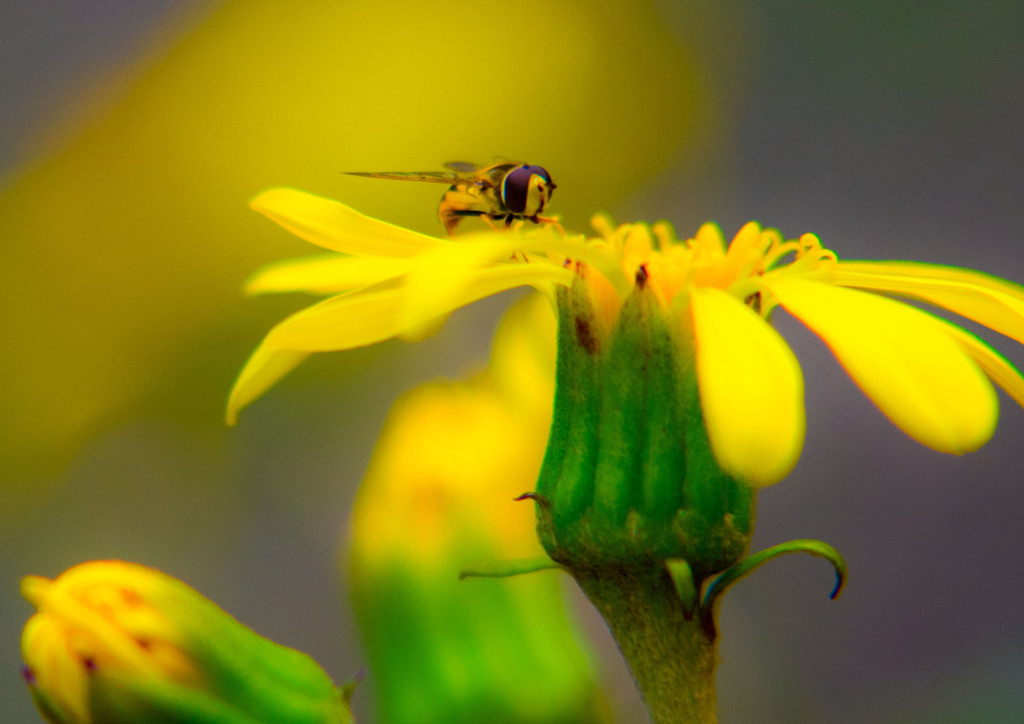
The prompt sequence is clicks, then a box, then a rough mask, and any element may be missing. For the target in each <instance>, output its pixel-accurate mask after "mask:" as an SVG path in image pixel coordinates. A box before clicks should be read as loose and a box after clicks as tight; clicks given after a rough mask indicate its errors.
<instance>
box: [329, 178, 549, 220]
mask: <svg viewBox="0 0 1024 724" xmlns="http://www.w3.org/2000/svg"><path fill="white" fill-rule="evenodd" d="M444 167H445V168H447V169H449V170H448V171H423V172H409V173H405V172H395V173H391V172H382V173H369V172H356V171H349V172H347V173H348V175H350V176H368V177H370V178H386V179H395V180H399V181H428V182H431V183H442V184H448V185H449V188H448V190H447V191H445V192H444V196H442V197H441V203H440V204H439V205H438V207H437V216H438V218H440V219H441V223H442V224H444V228H445V231H447V232H448V235H449V236H454V235H455V227H456V226H457V225H458V223H459V222H460V221H462V219H464V218H465V217H467V216H476V217H480V218H482V219H483V220H484V221H486V222H487V223H488V224H490V225H491V226H495V224H496V222H498V221H501V220H504V221H505V226H506V227H508V226H511V225H512V222H513V221H514V220H516V219H529V220H530V221H532V222H533V223H535V224H539V223H541V222H542V221H546V222H552V221H554V220H553V219H546V218H544V217H542V216H540V214H541V212H543V211H544V207H545V206H547V204H548V202H549V201H550V200H551V193H552V192H553V191H554V190H555V182H554V181H552V180H551V174H549V173H548V172H547V171H546V170H545V169H543V168H541V167H540V166H531V165H529V164H525V163H514V162H511V161H500V162H498V163H493V164H491V165H489V166H480V165H477V164H474V163H466V162H463V161H454V162H452V163H446V164H444Z"/></svg>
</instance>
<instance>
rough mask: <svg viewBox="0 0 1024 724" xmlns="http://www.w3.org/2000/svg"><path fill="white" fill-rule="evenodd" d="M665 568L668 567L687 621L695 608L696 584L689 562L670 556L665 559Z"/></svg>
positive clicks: (691, 616)
mask: <svg viewBox="0 0 1024 724" xmlns="http://www.w3.org/2000/svg"><path fill="white" fill-rule="evenodd" d="M665 568H667V569H668V574H669V575H670V576H671V577H672V583H674V584H675V587H676V593H677V594H679V600H680V601H681V602H682V604H683V615H684V616H685V617H686V620H687V621H689V620H690V619H692V618H693V612H694V611H696V610H697V584H696V583H695V582H694V580H693V571H692V570H691V569H690V564H689V563H687V562H686V561H684V560H683V559H682V558H670V559H669V560H667V561H665Z"/></svg>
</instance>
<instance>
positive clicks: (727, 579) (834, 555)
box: [701, 539, 847, 618]
mask: <svg viewBox="0 0 1024 724" xmlns="http://www.w3.org/2000/svg"><path fill="white" fill-rule="evenodd" d="M786 553H809V554H811V555H812V556H817V557H818V558H824V559H825V560H827V561H828V562H829V563H831V564H832V568H834V569H835V572H836V585H835V588H833V589H832V593H831V594H830V595H829V598H832V599H835V598H837V597H838V596H839V594H840V593H841V592H842V590H843V585H844V584H845V583H846V575H847V568H846V561H845V560H843V556H842V555H841V554H840V553H839V551H837V550H836V549H835V548H833V547H832V546H830V545H829V544H828V543H822V542H821V541H819V540H808V539H799V540H791V541H789V542H787V543H780V544H778V545H776V546H772V547H771V548H766V549H765V550H763V551H761V552H760V553H755V554H754V555H752V556H749V557H747V558H744V559H743V560H741V561H739V562H737V563H735V564H734V565H732V566H730V567H729V568H727V569H726V570H725V571H724V572H723V573H722V574H721V575H720V576H719V577H718V578H716V579H715V580H714V581H712V582H711V585H710V586H708V589H707V592H706V593H705V594H704V602H703V604H702V605H701V609H702V611H703V615H704V616H705V617H706V618H710V616H711V611H712V610H713V608H714V605H715V602H716V601H717V600H718V597H719V596H721V595H722V593H724V592H725V589H727V588H728V587H729V586H731V585H732V584H734V583H735V582H736V581H738V580H740V579H741V578H743V577H744V576H746V575H748V574H749V573H751V572H752V571H754V569H756V568H758V567H759V566H761V565H762V564H763V563H766V562H767V561H769V560H771V559H773V558H777V557H778V556H781V555H785V554H786Z"/></svg>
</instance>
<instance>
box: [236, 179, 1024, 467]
mask: <svg viewBox="0 0 1024 724" xmlns="http://www.w3.org/2000/svg"><path fill="white" fill-rule="evenodd" d="M252 206H253V208H254V209H256V210H257V211H259V212H261V213H263V214H265V215H267V216H268V217H270V218H271V219H273V220H274V221H276V222H278V223H279V224H280V225H282V226H284V227H285V228H286V229H288V230H289V231H292V232H293V233H295V234H297V235H298V236H300V237H302V238H303V239H306V240H307V241H310V242H312V243H314V244H317V245H319V246H322V247H325V248H327V249H330V250H331V251H332V252H335V253H333V254H331V255H329V256H326V257H321V258H316V259H306V260H299V261H293V262H286V263H283V264H277V265H274V266H272V267H270V268H268V269H265V270H263V271H261V272H260V273H258V274H257V275H256V276H255V277H254V278H253V279H252V280H251V282H250V284H249V291H250V292H253V293H261V292H274V291H297V290H305V291H310V292H314V293H319V294H331V295H332V296H330V297H329V298H327V299H326V300H324V301H322V302H320V303H319V304H316V305H314V306H312V307H310V308H308V309H305V310H303V311H301V312H298V313H297V314H294V315H292V316H291V317H289V318H287V319H285V320H284V321H283V322H281V323H280V324H278V325H277V326H276V327H275V328H274V329H273V330H271V332H270V333H269V334H268V335H267V337H266V339H265V340H264V341H263V344H262V345H261V346H260V347H259V348H258V349H257V350H256V352H255V353H254V355H253V356H252V358H251V359H250V360H249V363H248V364H247V365H246V367H245V368H244V369H243V371H242V373H241V375H240V376H239V379H238V381H237V383H236V385H235V388H234V390H233V391H232V394H231V397H230V400H229V403H228V419H229V421H232V422H233V421H234V419H235V417H236V415H237V412H238V411H239V410H240V409H241V408H242V407H244V406H245V405H247V404H249V403H250V402H251V401H252V400H254V399H255V398H256V397H258V396H259V395H260V394H262V393H263V392H264V391H265V390H266V389H267V388H269V387H270V386H272V385H273V384H274V383H275V382H276V381H277V380H278V379H280V378H281V377H282V376H283V375H284V374H286V373H287V372H288V371H289V370H291V369H292V368H293V367H295V366H296V365H297V364H299V363H300V362H301V361H302V360H303V359H304V358H305V357H306V356H307V355H309V354H310V353H312V352H322V351H329V350H342V349H350V348H353V347H359V346H363V345H368V344H373V343H376V342H379V341H383V340H385V339H388V338H391V337H396V336H416V335H418V334H420V333H422V331H423V330H425V329H430V328H431V327H432V325H436V324H437V323H438V321H439V320H443V319H444V317H445V316H446V315H447V314H449V313H450V312H451V311H453V310H454V309H457V308H458V307H461V306H463V305H466V304H469V303H471V302H473V301H476V300H478V299H481V298H483V297H486V296H489V295H491V294H495V293H497V292H500V291H503V290H506V289H511V288H514V287H519V286H532V287H535V288H537V289H539V290H541V291H543V292H545V293H547V294H549V295H550V296H551V297H554V296H555V295H554V291H555V290H556V289H558V288H568V287H570V286H572V285H573V284H574V280H575V283H577V284H579V283H581V282H582V283H583V284H584V285H585V288H586V290H587V294H588V295H589V297H590V298H591V300H592V303H593V308H594V310H595V316H594V320H593V328H589V327H588V328H586V329H580V330H577V332H578V333H579V334H586V335H590V337H589V338H588V339H590V341H592V342H593V343H594V344H596V345H600V344H603V343H605V342H606V341H607V340H608V336H609V335H610V333H611V330H612V327H613V325H614V324H615V323H616V321H617V319H618V315H619V311H620V309H621V308H622V305H623V303H624V301H625V300H626V299H627V298H628V297H629V296H630V294H631V293H632V292H633V291H634V290H635V289H637V288H638V287H644V288H648V289H650V290H652V291H653V292H654V294H655V295H656V297H657V300H658V303H659V307H660V309H661V310H662V313H663V315H664V316H665V317H666V319H668V320H669V323H670V327H671V328H672V329H673V330H674V332H673V334H675V335H676V339H677V342H678V344H679V345H680V346H681V347H683V348H684V349H685V348H692V354H693V360H694V365H695V368H696V373H697V380H698V386H699V392H700V404H701V409H702V413H703V416H704V419H705V423H706V426H707V432H708V437H709V439H710V443H711V446H712V449H713V451H714V454H715V457H716V458H717V460H718V462H719V464H720V465H721V467H722V468H723V469H724V470H725V471H726V472H728V473H729V474H731V475H735V476H736V477H737V478H739V479H741V480H744V481H746V482H748V483H751V484H754V485H767V484H771V483H774V482H776V481H777V480H779V479H781V478H782V477H783V476H785V475H786V473H788V472H789V470H790V469H791V468H792V466H793V465H794V464H795V463H796V460H797V458H798V457H799V453H800V449H801V446H802V443H803V437H804V424H805V422H804V405H803V380H802V375H801V372H800V367H799V364H798V362H797V360H796V359H795V356H794V355H793V353H792V351H791V350H790V348H789V347H788V346H787V345H786V343H785V342H784V341H783V340H782V338H781V337H780V336H779V334H778V333H777V332H776V331H775V330H774V329H773V328H772V327H771V325H770V324H769V322H768V320H769V317H770V315H771V313H772V311H773V310H774V309H775V308H776V307H779V306H781V307H783V308H784V309H785V310H786V311H788V312H789V313H790V314H792V315H793V316H795V317H796V318H798V319H799V320H801V321H802V322H803V323H804V324H805V325H807V326H808V327H809V328H810V329H811V330H812V331H814V332H815V333H816V334H817V335H818V336H819V337H821V338H822V339H823V340H824V341H825V343H826V344H827V345H828V346H829V347H830V349H831V350H832V352H833V353H834V354H835V356H836V357H837V359H838V360H839V362H840V363H841V364H842V365H843V367H844V368H845V369H846V371H847V372H848V373H849V374H850V376H851V377H852V378H853V379H854V381H855V382H856V383H857V384H858V385H859V386H860V387H861V389H862V390H863V391H864V392H865V394H867V395H868V397H869V398H870V399H871V400H872V401H873V402H874V403H875V404H876V405H877V406H878V407H879V409H881V410H882V412H883V413H884V414H885V415H886V416H887V417H888V418H889V419H890V420H891V421H892V422H893V423H895V424H896V425H897V426H898V427H899V428H900V429H902V430H903V431H904V432H905V433H907V434H908V435H909V436H910V437H912V438H914V439H915V440H917V441H919V442H921V443H923V444H925V445H927V446H929V447H932V448H934V449H936V450H939V451H942V452H949V453H957V454H959V453H963V452H967V451H971V450H974V449H976V448H978V447H979V446H981V445H982V444H984V443H985V442H986V441H987V440H988V438H989V437H990V436H991V434H992V431H993V430H994V427H995V424H996V420H997V416H998V404H997V398H996V394H995V391H994V389H993V387H992V384H991V382H995V383H996V384H997V385H999V386H1000V387H1002V388H1003V389H1004V390H1005V391H1006V392H1007V393H1008V394H1009V395H1010V396H1011V397H1012V398H1013V399H1014V400H1015V401H1017V402H1018V403H1020V404H1024V378H1022V377H1021V375H1020V373H1019V372H1018V371H1017V370H1016V369H1015V368H1014V367H1013V366H1012V365H1011V364H1010V363H1008V362H1007V361H1006V360H1005V359H1004V358H1003V357H1002V356H1000V355H999V354H998V353H997V352H996V351H994V350H993V349H992V348H991V347H989V346H988V345H987V344H986V343H985V342H983V341H981V340H980V339H979V338H977V337H976V336H974V335H973V334H971V333H969V332H967V331H965V330H964V329H962V328H960V327H958V326H956V325H954V324H951V323H949V322H947V321H945V320H943V319H940V318H939V317H936V316H933V315H932V314H929V313H927V312H924V311H922V310H920V309H917V308H916V307H912V306H909V305H907V304H905V303H903V302H901V301H899V300H897V299H893V298H892V297H893V296H898V297H905V298H908V299H911V300H916V301H919V302H924V303H927V304H931V305H934V306H936V307H940V308H944V309H946V310H949V311H952V312H955V313H957V314H959V315H961V316H963V317H966V318H968V319H971V320H974V321H975V322H978V323H980V324H982V325H984V326H986V327H989V328H991V329H993V330H995V331H997V332H1000V333H1002V334H1004V335H1007V336H1009V337H1011V338H1012V339H1015V340H1017V341H1018V342H1024V288H1022V287H1021V286H1019V285H1017V284H1013V283H1011V282H1008V281H1005V280H1002V279H998V278H996V277H992V276H988V275H985V274H982V273H979V272H975V271H970V270H966V269H960V268H953V267H944V266H938V265H931V264H924V263H916V262H881V261H879V262H865V261H838V260H837V259H836V256H835V254H834V253H833V252H831V251H829V250H827V249H825V248H823V247H822V245H821V243H820V242H819V240H818V239H817V237H815V236H814V235H812V234H804V235H803V236H801V237H800V238H799V239H796V240H785V239H784V238H783V237H782V236H781V235H780V234H779V233H778V232H777V231H775V230H774V229H762V228H761V227H760V226H759V225H758V224H756V223H754V222H751V223H749V224H747V225H746V226H744V227H743V228H742V229H741V230H740V231H739V233H737V234H736V236H735V238H734V239H733V240H732V242H731V243H730V244H728V245H726V243H725V240H724V239H723V237H722V234H721V232H720V231H719V229H718V228H717V227H716V226H714V225H712V224H706V225H704V226H703V227H701V228H700V229H699V230H698V232H697V234H696V235H695V236H694V237H693V238H692V239H686V240H679V239H677V238H676V237H675V235H674V232H673V231H672V229H671V228H670V227H669V226H668V225H667V224H664V223H661V224H655V225H654V226H653V227H649V226H647V225H645V224H632V225H629V224H627V225H622V226H618V227H614V226H613V225H612V223H611V222H610V221H609V220H608V219H606V218H604V217H596V218H595V220H594V225H595V228H596V229H597V231H598V236H597V238H589V239H588V238H585V237H583V236H572V235H568V236H566V235H562V234H559V233H556V232H555V231H554V230H553V229H552V228H551V227H542V228H530V229H522V228H521V229H517V230H514V231H513V233H511V234H500V233H496V232H495V233H483V234H479V235H475V236H473V237H468V236H467V237H465V238H463V239H461V240H458V241H450V240H447V239H437V238H433V237H429V236H424V235H421V234H417V233H414V232H411V231H406V230H404V229H401V228H398V227H395V226H392V225H390V224H386V223H384V222H380V221H376V220H373V219H370V218H367V217H365V216H362V215H360V214H358V213H357V212H355V211H353V210H351V209H349V208H348V207H346V206H344V205H343V204H340V203H337V202H334V201H330V200H327V199H323V198H319V197H316V196H313V195H310V194H306V193H303V192H300V191H296V190H291V189H274V190H270V191H267V192H265V193H263V194H261V195H260V196H258V197H257V198H256V199H255V200H254V201H253V202H252ZM338 252H340V253H338Z"/></svg>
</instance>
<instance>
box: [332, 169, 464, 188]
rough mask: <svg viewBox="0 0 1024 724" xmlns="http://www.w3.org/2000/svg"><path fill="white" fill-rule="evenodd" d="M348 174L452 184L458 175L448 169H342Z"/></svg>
mask: <svg viewBox="0 0 1024 724" xmlns="http://www.w3.org/2000/svg"><path fill="white" fill-rule="evenodd" d="M343 173H345V174H346V175H348V176H363V177H365V178H384V179H391V180H393V181H426V182H429V183H436V184H448V185H452V184H454V183H456V182H457V181H458V178H459V177H458V176H457V175H456V174H454V173H450V172H448V171H344V172H343Z"/></svg>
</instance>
